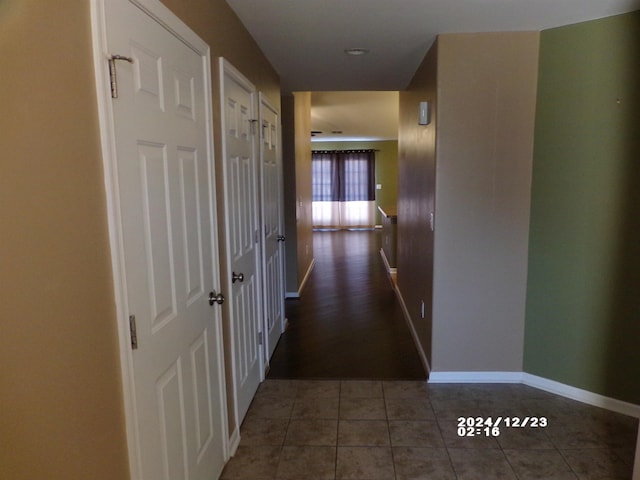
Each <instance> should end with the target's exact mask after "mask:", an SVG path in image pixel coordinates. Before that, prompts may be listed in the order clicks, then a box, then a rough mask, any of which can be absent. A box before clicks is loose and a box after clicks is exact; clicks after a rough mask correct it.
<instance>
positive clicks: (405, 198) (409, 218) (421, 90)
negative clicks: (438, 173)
mask: <svg viewBox="0 0 640 480" xmlns="http://www.w3.org/2000/svg"><path fill="white" fill-rule="evenodd" d="M437 60H438V57H437V48H436V45H434V46H433V47H432V48H431V49H430V50H429V52H428V53H427V55H426V57H425V59H424V61H423V63H422V64H421V66H420V68H419V69H418V71H417V72H416V74H415V75H414V77H413V80H412V81H411V83H410V85H409V86H408V87H407V90H406V91H403V92H400V126H399V135H398V157H399V158H398V162H399V165H398V167H399V174H398V267H397V268H398V289H399V291H400V293H401V295H402V298H403V300H404V302H405V305H406V307H407V310H408V312H409V314H410V316H411V321H412V323H413V327H414V329H415V331H416V334H417V335H418V338H419V341H420V346H421V348H422V350H423V352H424V354H425V356H426V358H427V361H428V362H429V363H430V362H431V330H432V315H431V310H432V292H433V232H432V231H431V228H430V218H429V214H430V213H431V212H432V211H433V209H434V199H435V161H436V157H435V156H436V142H435V138H436V133H435V132H436V125H437V115H436V110H437V105H436V100H437V98H436V74H437ZM422 101H428V102H430V104H431V110H432V111H431V124H429V125H418V107H419V103H420V102H422ZM422 302H424V304H425V307H424V311H425V318H422V314H421V309H422Z"/></svg>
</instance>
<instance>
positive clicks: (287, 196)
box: [281, 94, 298, 297]
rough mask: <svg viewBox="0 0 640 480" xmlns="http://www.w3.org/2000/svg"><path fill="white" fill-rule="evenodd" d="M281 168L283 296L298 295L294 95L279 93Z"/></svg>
mask: <svg viewBox="0 0 640 480" xmlns="http://www.w3.org/2000/svg"><path fill="white" fill-rule="evenodd" d="M281 102H282V169H283V185H284V188H283V189H284V230H285V233H286V242H285V281H286V293H287V296H292V297H295V296H297V295H298V248H297V244H298V222H297V218H296V210H297V207H296V206H297V204H298V202H297V200H296V188H295V185H296V140H295V99H294V97H293V94H288V95H283V96H282V100H281Z"/></svg>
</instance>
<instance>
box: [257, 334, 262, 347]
mask: <svg viewBox="0 0 640 480" xmlns="http://www.w3.org/2000/svg"><path fill="white" fill-rule="evenodd" d="M262 342H263V340H262V332H258V345H262Z"/></svg>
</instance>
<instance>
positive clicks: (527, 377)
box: [522, 373, 640, 418]
mask: <svg viewBox="0 0 640 480" xmlns="http://www.w3.org/2000/svg"><path fill="white" fill-rule="evenodd" d="M522 383H524V384H525V385H528V386H530V387H534V388H538V389H540V390H545V391H547V392H550V393H555V394H557V395H560V396H563V397H566V398H571V399H572V400H577V401H579V402H582V403H586V404H589V405H593V406H596V407H601V408H605V409H607V410H611V411H613V412H617V413H622V414H624V415H629V416H631V417H636V418H640V405H636V404H633V403H628V402H623V401H622V400H617V399H615V398H611V397H605V396H604V395H600V394H599V393H593V392H589V391H588V390H583V389H581V388H576V387H572V386H571V385H566V384H564V383H560V382H556V381H555V380H549V379H548V378H544V377H538V376H537V375H531V374H530V373H523V374H522Z"/></svg>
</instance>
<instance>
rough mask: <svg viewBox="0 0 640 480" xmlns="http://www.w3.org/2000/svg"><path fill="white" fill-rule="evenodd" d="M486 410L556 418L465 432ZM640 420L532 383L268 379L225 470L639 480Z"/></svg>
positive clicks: (294, 475)
mask: <svg viewBox="0 0 640 480" xmlns="http://www.w3.org/2000/svg"><path fill="white" fill-rule="evenodd" d="M478 416H481V417H484V418H486V417H493V418H494V419H495V418H496V417H497V416H503V417H506V416H510V417H513V416H518V417H520V418H523V417H525V416H530V417H533V416H535V417H543V416H544V417H545V418H547V421H548V424H547V426H546V427H545V428H542V427H538V428H529V427H526V428H513V427H512V428H500V432H499V434H498V435H496V436H485V435H484V434H482V435H479V436H475V437H460V436H459V435H458V417H478ZM637 425H638V422H637V419H635V418H631V417H627V416H624V415H619V414H615V413H612V412H609V411H606V410H603V409H600V408H596V407H591V406H588V405H585V404H582V403H579V402H575V401H572V400H568V399H566V398H562V397H558V396H556V395H552V394H550V393H547V392H543V391H540V390H537V389H534V388H530V387H527V386H524V385H511V384H498V385H489V384H482V385H479V384H465V385H453V384H449V385H438V384H435V385H431V384H427V383H426V382H424V381H379V380H370V381H358V380H342V381H340V380H267V381H265V382H264V383H263V384H262V385H261V386H260V389H259V390H258V393H257V395H256V397H255V399H254V401H253V403H252V405H251V407H250V409H249V412H248V414H247V417H246V419H245V421H244V423H243V425H242V428H241V442H240V446H239V447H238V451H237V452H236V455H235V456H234V457H233V458H232V459H231V460H230V462H229V463H228V464H227V467H226V468H225V470H224V472H223V475H222V478H223V479H225V480H235V479H243V480H273V479H278V480H279V479H282V480H284V479H295V480H306V479H313V480H315V479H318V480H321V479H327V480H328V479H337V480H343V479H344V480H346V479H350V480H409V479H411V480H420V479H425V480H426V479H429V480H432V479H442V480H444V479H451V480H454V479H459V480H466V479H474V480H476V479H477V480H480V479H482V480H493V479H520V480H533V479H544V480H568V479H572V480H576V479H581V480H582V479H584V480H595V479H626V480H628V479H630V478H631V474H632V473H631V472H632V468H633V455H634V447H635V438H636V432H637Z"/></svg>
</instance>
